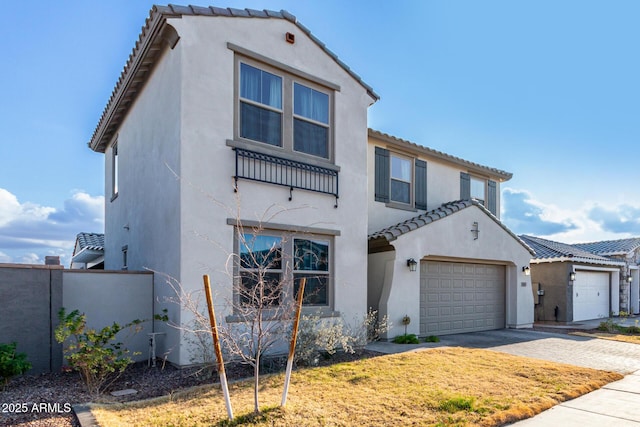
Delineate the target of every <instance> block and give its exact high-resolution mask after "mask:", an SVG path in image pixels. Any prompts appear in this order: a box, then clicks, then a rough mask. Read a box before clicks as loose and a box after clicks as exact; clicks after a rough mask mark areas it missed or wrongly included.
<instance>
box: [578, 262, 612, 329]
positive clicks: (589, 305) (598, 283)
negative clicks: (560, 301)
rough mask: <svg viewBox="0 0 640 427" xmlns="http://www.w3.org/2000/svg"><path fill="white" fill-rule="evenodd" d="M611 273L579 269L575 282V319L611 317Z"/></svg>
mask: <svg viewBox="0 0 640 427" xmlns="http://www.w3.org/2000/svg"><path fill="white" fill-rule="evenodd" d="M610 307H611V306H610V305H609V273H602V272H593V271H589V272H587V271H577V272H576V280H574V282H573V321H574V322H577V321H579V320H590V319H599V318H601V317H609V311H610V309H611V308H610Z"/></svg>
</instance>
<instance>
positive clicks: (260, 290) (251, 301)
mask: <svg viewBox="0 0 640 427" xmlns="http://www.w3.org/2000/svg"><path fill="white" fill-rule="evenodd" d="M240 280H241V287H240V292H239V297H240V304H242V305H253V306H256V307H265V306H273V305H278V304H279V303H280V294H281V293H282V286H281V285H280V283H281V279H280V274H279V273H264V272H262V273H258V272H255V273H252V272H242V273H241V274H240Z"/></svg>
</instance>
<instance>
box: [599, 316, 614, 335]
mask: <svg viewBox="0 0 640 427" xmlns="http://www.w3.org/2000/svg"><path fill="white" fill-rule="evenodd" d="M616 326H617V325H616V324H615V322H614V321H613V319H611V318H609V319H607V320H604V321H602V322H600V324H599V325H598V330H599V331H604V332H616V330H617V328H616Z"/></svg>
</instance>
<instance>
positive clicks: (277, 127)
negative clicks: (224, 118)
mask: <svg viewBox="0 0 640 427" xmlns="http://www.w3.org/2000/svg"><path fill="white" fill-rule="evenodd" d="M281 135H282V119H281V114H280V113H277V112H275V111H270V110H266V109H264V108H260V107H256V106H255V105H251V104H247V103H245V102H241V103H240V136H241V137H243V138H248V139H253V140H254V141H260V142H264V143H267V144H270V145H275V146H278V147H279V146H281V145H282V144H281V141H282V137H281Z"/></svg>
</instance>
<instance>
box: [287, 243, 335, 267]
mask: <svg viewBox="0 0 640 427" xmlns="http://www.w3.org/2000/svg"><path fill="white" fill-rule="evenodd" d="M293 246H294V254H295V260H294V266H295V267H294V268H295V269H296V270H313V271H329V244H328V243H327V242H322V241H315V240H303V239H295V240H294V241H293Z"/></svg>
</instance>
